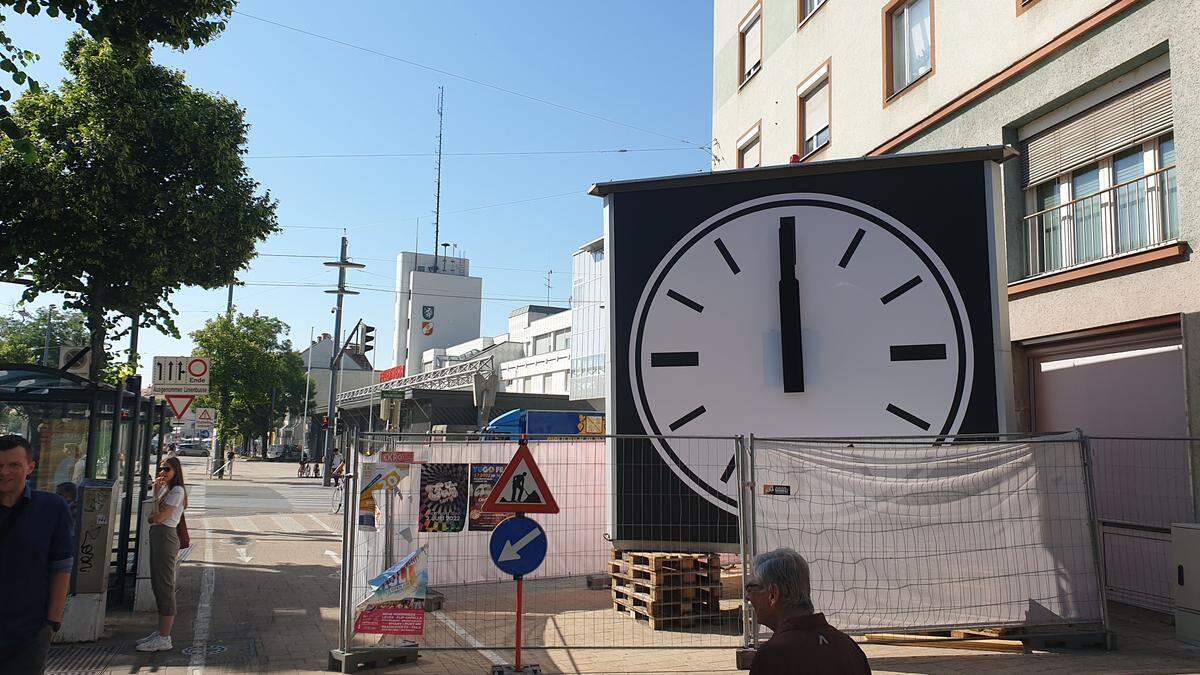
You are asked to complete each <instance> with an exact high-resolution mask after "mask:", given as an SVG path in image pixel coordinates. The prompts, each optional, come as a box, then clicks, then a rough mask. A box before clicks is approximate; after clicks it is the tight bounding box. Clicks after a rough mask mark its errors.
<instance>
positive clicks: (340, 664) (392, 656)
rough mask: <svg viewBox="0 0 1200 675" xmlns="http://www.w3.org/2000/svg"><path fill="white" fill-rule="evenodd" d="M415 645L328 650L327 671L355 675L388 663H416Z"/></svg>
mask: <svg viewBox="0 0 1200 675" xmlns="http://www.w3.org/2000/svg"><path fill="white" fill-rule="evenodd" d="M418 656H420V654H418V653H417V644H416V643H415V642H410V643H409V645H408V646H403V647H373V648H367V649H356V650H351V651H342V650H340V649H330V650H329V663H328V670H331V671H333V672H335V673H357V672H358V671H359V670H361V669H366V668H377V667H384V666H387V665H388V664H389V663H410V662H416V660H417V657H418Z"/></svg>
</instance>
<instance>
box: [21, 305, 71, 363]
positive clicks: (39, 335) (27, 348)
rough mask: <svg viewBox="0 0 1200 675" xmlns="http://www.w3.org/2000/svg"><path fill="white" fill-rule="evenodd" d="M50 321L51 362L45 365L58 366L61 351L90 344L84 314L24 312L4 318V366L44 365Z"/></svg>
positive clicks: (56, 311)
mask: <svg viewBox="0 0 1200 675" xmlns="http://www.w3.org/2000/svg"><path fill="white" fill-rule="evenodd" d="M47 321H49V334H50V358H49V361H48V362H47V363H45V364H43V365H48V366H50V367H51V368H55V367H57V366H58V353H59V347H62V346H63V345H68V346H75V345H85V344H88V331H87V326H86V325H85V321H84V317H83V314H82V313H80V312H75V311H69V310H68V311H66V312H63V311H62V310H57V309H56V310H51V309H49V308H47V307H43V308H41V309H38V310H36V311H35V312H34V313H33V314H29V313H28V312H25V311H24V310H21V311H19V313H17V314H12V315H10V316H0V363H41V361H42V351H43V349H44V347H45V344H46V333H47Z"/></svg>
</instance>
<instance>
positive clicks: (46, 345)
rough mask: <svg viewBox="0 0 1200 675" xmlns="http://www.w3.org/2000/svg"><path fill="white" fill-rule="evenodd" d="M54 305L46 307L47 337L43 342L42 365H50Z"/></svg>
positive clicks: (47, 366)
mask: <svg viewBox="0 0 1200 675" xmlns="http://www.w3.org/2000/svg"><path fill="white" fill-rule="evenodd" d="M53 322H54V305H50V306H49V307H47V308H46V339H45V341H44V342H43V343H42V365H43V366H45V367H46V368H49V367H50V331H51V330H53Z"/></svg>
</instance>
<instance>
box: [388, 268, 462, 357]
mask: <svg viewBox="0 0 1200 675" xmlns="http://www.w3.org/2000/svg"><path fill="white" fill-rule="evenodd" d="M470 270H471V263H470V261H469V260H467V259H466V258H456V257H451V256H434V255H432V254H428V253H413V252H411V251H405V252H403V253H400V254H399V255H397V256H396V308H395V334H394V337H393V340H392V349H393V352H392V353H393V354H395V363H394V364H393V365H397V366H399V365H403V366H404V368H405V374H406V375H416V374H417V373H420V372H421V368H422V365H423V364H422V363H421V356H422V354H423V353H424V352H425V350H427V349H435V348H439V347H449V346H450V345H455V344H459V343H461V342H466V341H469V340H474V339H475V338H477V337H479V311H480V306H481V303H482V300H483V279H481V278H479V277H473V276H471V275H470Z"/></svg>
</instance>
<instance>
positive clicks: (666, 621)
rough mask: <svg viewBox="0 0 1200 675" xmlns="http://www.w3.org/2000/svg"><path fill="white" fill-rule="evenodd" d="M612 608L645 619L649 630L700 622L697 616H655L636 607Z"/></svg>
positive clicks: (620, 612)
mask: <svg viewBox="0 0 1200 675" xmlns="http://www.w3.org/2000/svg"><path fill="white" fill-rule="evenodd" d="M613 609H615V610H616V611H617V612H618V613H619V614H624V615H625V616H628V617H631V618H633V619H637V620H638V621H645V622H646V623H647V624H648V625H649V626H650V630H661V629H663V628H688V627H691V626H695V625H696V624H698V623H700V617H699V616H668V617H657V616H650V615H649V614H648V613H645V612H642V611H639V610H638V609H636V608H627V607H622V606H621V605H613Z"/></svg>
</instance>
